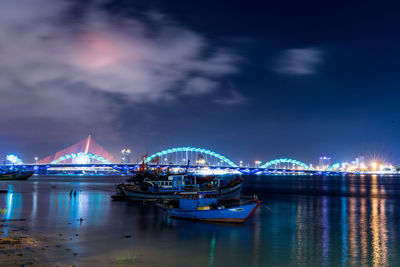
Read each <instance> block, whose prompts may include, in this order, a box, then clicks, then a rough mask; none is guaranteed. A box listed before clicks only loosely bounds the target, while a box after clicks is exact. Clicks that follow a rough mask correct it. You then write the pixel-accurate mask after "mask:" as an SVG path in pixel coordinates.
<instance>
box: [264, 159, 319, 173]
mask: <svg viewBox="0 0 400 267" xmlns="http://www.w3.org/2000/svg"><path fill="white" fill-rule="evenodd" d="M285 164H286V165H289V167H290V165H292V168H293V167H294V166H298V167H300V168H302V169H304V170H311V168H310V166H308V165H307V164H305V163H303V162H301V161H298V160H295V159H288V158H281V159H274V160H271V161H268V162H265V163H264V164H263V165H261V166H260V168H263V169H267V168H270V167H271V166H275V167H277V166H279V168H280V166H281V165H285Z"/></svg>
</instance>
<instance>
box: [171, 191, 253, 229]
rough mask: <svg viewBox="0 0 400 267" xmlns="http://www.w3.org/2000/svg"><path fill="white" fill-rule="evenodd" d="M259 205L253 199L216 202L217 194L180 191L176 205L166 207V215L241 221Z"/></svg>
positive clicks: (194, 218)
mask: <svg viewBox="0 0 400 267" xmlns="http://www.w3.org/2000/svg"><path fill="white" fill-rule="evenodd" d="M259 205H260V201H259V200H258V199H257V198H256V197H254V199H251V200H247V201H240V202H237V201H236V202H232V203H229V202H222V203H220V202H218V196H217V195H213V194H203V193H198V192H191V193H182V194H180V198H179V201H178V206H177V207H171V206H170V207H168V208H167V210H168V215H169V216H171V217H174V218H180V219H188V220H197V221H208V222H228V223H243V222H244V221H245V220H247V219H248V218H249V217H250V216H251V215H252V214H253V212H254V211H255V210H256V209H257V208H258V206H259Z"/></svg>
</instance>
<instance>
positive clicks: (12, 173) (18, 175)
mask: <svg viewBox="0 0 400 267" xmlns="http://www.w3.org/2000/svg"><path fill="white" fill-rule="evenodd" d="M34 173H35V171H31V170H24V169H17V170H9V169H7V170H5V169H2V170H0V181H3V180H28V179H29V178H30V177H31V176H32V175H33V174H34Z"/></svg>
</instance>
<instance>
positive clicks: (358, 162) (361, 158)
mask: <svg viewBox="0 0 400 267" xmlns="http://www.w3.org/2000/svg"><path fill="white" fill-rule="evenodd" d="M356 165H357V168H360V167H362V166H365V157H364V156H358V157H357V158H356Z"/></svg>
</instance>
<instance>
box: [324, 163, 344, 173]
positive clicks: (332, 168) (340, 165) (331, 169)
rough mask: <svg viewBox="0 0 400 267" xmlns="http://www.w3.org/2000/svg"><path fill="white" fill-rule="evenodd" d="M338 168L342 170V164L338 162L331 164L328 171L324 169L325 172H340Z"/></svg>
mask: <svg viewBox="0 0 400 267" xmlns="http://www.w3.org/2000/svg"><path fill="white" fill-rule="evenodd" d="M340 168H342V163H340V162H336V163H334V164H332V165H331V166H330V167H329V168H328V169H326V170H327V171H338V170H340Z"/></svg>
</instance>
